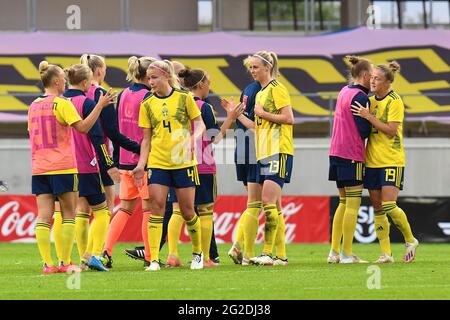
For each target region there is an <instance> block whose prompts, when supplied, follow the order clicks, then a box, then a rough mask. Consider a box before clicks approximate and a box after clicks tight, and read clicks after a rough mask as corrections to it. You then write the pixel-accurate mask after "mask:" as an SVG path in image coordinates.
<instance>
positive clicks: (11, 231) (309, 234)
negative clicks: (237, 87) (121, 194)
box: [0, 196, 330, 243]
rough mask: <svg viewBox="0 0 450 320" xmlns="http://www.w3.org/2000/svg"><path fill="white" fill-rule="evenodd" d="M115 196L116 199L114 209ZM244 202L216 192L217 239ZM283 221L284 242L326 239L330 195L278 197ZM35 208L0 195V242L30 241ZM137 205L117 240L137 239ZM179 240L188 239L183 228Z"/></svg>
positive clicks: (224, 237) (223, 239)
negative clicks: (281, 207)
mask: <svg viewBox="0 0 450 320" xmlns="http://www.w3.org/2000/svg"><path fill="white" fill-rule="evenodd" d="M118 204H119V199H116V207H115V209H114V211H115V212H117V210H118V208H119V206H118ZM246 205H247V197H245V196H219V197H218V198H217V202H216V205H215V207H214V230H215V233H216V241H217V242H218V243H228V242H231V241H232V240H234V238H235V236H236V230H237V226H238V221H239V217H240V215H241V213H242V212H243V211H244V210H245V208H246ZM282 206H283V212H284V216H285V221H286V242H287V243H291V242H292V243H296V242H311V243H314V242H322V243H326V242H328V241H329V238H330V235H329V230H330V225H329V220H330V219H329V212H330V198H329V197H327V196H308V197H306V196H305V197H302V196H285V197H283V201H282ZM36 216H37V208H36V200H35V197H34V196H0V242H2V241H7V242H34V241H35V232H34V227H35V223H36ZM141 223H142V213H141V207H140V205H138V207H137V208H136V210H135V213H134V214H133V215H132V216H131V218H130V219H129V221H128V224H127V226H126V227H125V229H124V232H123V233H122V235H121V236H120V238H119V241H121V242H141V241H142V239H141ZM263 234H264V214H262V213H261V215H260V227H259V231H258V237H257V242H262V240H263ZM180 240H181V241H182V242H189V236H188V233H187V230H186V228H185V227H184V228H183V232H182V233H181V239H180Z"/></svg>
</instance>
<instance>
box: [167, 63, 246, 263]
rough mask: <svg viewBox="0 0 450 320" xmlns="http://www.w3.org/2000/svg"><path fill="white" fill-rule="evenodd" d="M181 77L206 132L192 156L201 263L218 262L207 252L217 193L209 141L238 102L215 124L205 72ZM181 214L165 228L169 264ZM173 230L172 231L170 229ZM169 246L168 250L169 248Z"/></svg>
mask: <svg viewBox="0 0 450 320" xmlns="http://www.w3.org/2000/svg"><path fill="white" fill-rule="evenodd" d="M178 76H179V77H180V78H181V79H182V84H183V86H184V87H185V88H188V89H189V90H190V91H191V92H192V94H193V96H194V100H195V102H196V104H197V106H198V108H199V110H200V112H201V116H202V119H203V122H204V124H205V126H206V130H207V131H206V133H205V135H204V137H203V141H199V144H200V142H201V145H198V146H197V148H196V150H197V152H196V159H197V162H198V165H197V169H198V173H199V178H200V185H197V186H196V189H195V206H196V208H197V212H198V215H199V217H200V224H201V228H202V250H203V253H204V266H205V267H210V266H218V265H219V264H218V263H216V262H214V261H212V260H211V259H210V256H209V252H210V245H211V237H212V234H213V228H214V226H213V207H214V203H215V201H216V195H217V183H216V162H215V160H214V155H213V151H212V148H211V144H212V143H213V144H217V143H219V142H220V141H221V140H222V138H223V137H224V136H225V134H226V131H227V130H228V129H229V128H230V127H231V125H232V123H233V121H235V120H236V119H237V117H239V115H240V114H241V113H242V111H243V109H242V107H241V105H238V106H237V107H235V108H234V109H226V111H227V118H226V119H225V121H224V123H223V124H222V126H221V127H220V128H219V126H218V124H217V120H216V116H215V111H214V109H213V107H212V106H211V105H210V104H209V103H206V102H205V101H204V100H205V99H206V98H207V97H208V95H209V86H210V79H209V76H208V74H207V73H206V72H205V71H203V70H201V69H190V68H186V69H184V70H181V71H180V72H179V73H178ZM180 218H181V216H177V214H176V213H174V214H173V215H172V218H171V221H170V222H169V223H170V225H171V226H172V225H173V224H174V222H173V221H172V219H173V220H178V221H179V223H178V224H177V226H178V227H177V228H170V229H169V235H168V236H169V257H168V259H167V264H168V265H171V266H178V265H180V263H179V259H178V256H177V255H176V253H177V252H176V251H177V250H176V249H175V248H176V247H177V246H176V245H177V243H178V240H179V235H180V231H181V227H182V223H183V221H182V220H181V219H180ZM172 230H174V231H175V232H171V231H172ZM171 249H172V250H171Z"/></svg>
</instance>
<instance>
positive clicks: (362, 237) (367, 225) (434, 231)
mask: <svg viewBox="0 0 450 320" xmlns="http://www.w3.org/2000/svg"><path fill="white" fill-rule="evenodd" d="M338 204H339V197H331V201H330V226H331V225H332V223H333V217H334V212H335V210H336V208H337V206H338ZM397 204H398V206H399V207H400V208H402V209H403V210H404V211H405V213H406V215H407V216H408V221H409V223H410V225H411V229H412V231H413V233H414V236H415V237H416V238H417V239H419V241H421V242H430V243H440V242H450V215H449V212H450V198H443V197H439V198H430V197H399V198H398V200H397ZM390 223H391V229H390V230H391V231H390V239H391V241H392V242H399V243H403V242H405V241H404V239H403V236H402V234H401V232H400V231H399V230H398V229H397V228H396V227H395V225H394V223H393V222H392V220H390ZM330 233H331V227H330ZM355 241H357V242H360V243H372V242H378V239H377V235H376V233H375V224H374V210H373V206H372V205H371V203H370V199H369V198H368V197H363V199H362V202H361V207H360V208H359V213H358V223H357V226H356V232H355Z"/></svg>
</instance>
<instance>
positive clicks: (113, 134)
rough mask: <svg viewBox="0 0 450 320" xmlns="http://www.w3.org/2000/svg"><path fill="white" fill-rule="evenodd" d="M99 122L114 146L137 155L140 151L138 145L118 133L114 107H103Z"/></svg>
mask: <svg viewBox="0 0 450 320" xmlns="http://www.w3.org/2000/svg"><path fill="white" fill-rule="evenodd" d="M100 122H101V124H102V128H103V130H104V131H105V134H106V136H107V137H108V138H109V139H110V140H111V141H112V142H113V143H114V144H116V145H118V146H120V147H122V148H124V149H125V150H128V151H131V152H134V153H136V154H139V152H140V149H141V146H140V145H139V143H137V142H136V141H133V140H131V139H130V138H128V137H126V136H124V135H123V134H121V133H120V131H119V123H118V120H117V114H116V110H115V108H114V105H112V104H110V105H109V106H107V107H105V109H104V110H103V112H102V113H101V115H100Z"/></svg>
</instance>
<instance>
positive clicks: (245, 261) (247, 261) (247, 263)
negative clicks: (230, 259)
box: [241, 257, 250, 266]
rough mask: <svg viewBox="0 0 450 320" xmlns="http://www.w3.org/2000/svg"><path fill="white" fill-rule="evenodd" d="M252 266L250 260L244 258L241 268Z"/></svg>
mask: <svg viewBox="0 0 450 320" xmlns="http://www.w3.org/2000/svg"><path fill="white" fill-rule="evenodd" d="M248 265H250V259H249V258H246V257H242V263H241V266H248Z"/></svg>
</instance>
